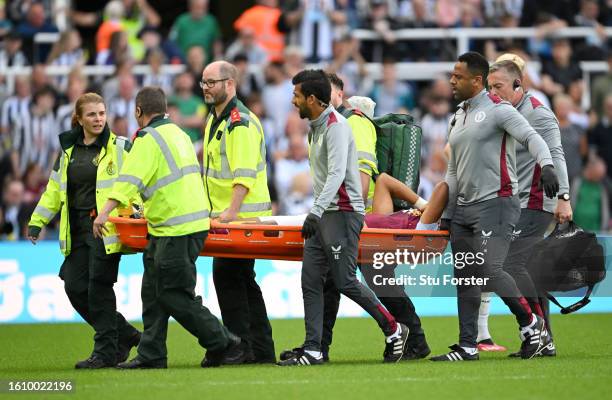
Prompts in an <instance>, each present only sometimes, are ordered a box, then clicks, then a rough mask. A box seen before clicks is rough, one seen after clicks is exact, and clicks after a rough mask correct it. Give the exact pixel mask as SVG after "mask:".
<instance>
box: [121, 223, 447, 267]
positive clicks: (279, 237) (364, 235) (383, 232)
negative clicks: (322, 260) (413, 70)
mask: <svg viewBox="0 0 612 400" xmlns="http://www.w3.org/2000/svg"><path fill="white" fill-rule="evenodd" d="M109 220H110V222H113V223H114V224H115V226H116V227H117V233H118V235H119V240H120V241H121V243H123V244H124V245H125V246H127V247H130V248H131V249H132V250H134V251H143V250H144V248H145V247H146V245H147V241H148V240H147V222H146V220H145V219H132V218H122V217H110V219H109ZM301 230H302V227H301V226H282V225H258V224H251V223H248V224H247V223H245V224H222V223H218V222H216V221H212V222H211V230H210V231H209V233H208V237H207V238H206V242H205V244H204V248H203V249H202V251H201V252H200V255H203V256H209V257H228V258H252V259H268V260H289V261H302V251H303V249H304V240H303V239H302V236H301ZM447 242H448V232H447V231H417V230H412V229H401V230H391V229H378V228H364V229H363V230H362V231H361V237H360V239H359V261H360V262H367V261H368V260H371V255H372V254H373V253H374V252H395V251H396V250H400V251H402V252H403V250H404V249H406V250H407V251H409V252H423V253H440V252H443V251H444V249H445V248H446V245H447Z"/></svg>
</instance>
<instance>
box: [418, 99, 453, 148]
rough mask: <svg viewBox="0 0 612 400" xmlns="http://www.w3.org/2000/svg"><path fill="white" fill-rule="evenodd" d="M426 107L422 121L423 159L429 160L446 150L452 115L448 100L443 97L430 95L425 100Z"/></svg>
mask: <svg viewBox="0 0 612 400" xmlns="http://www.w3.org/2000/svg"><path fill="white" fill-rule="evenodd" d="M424 105H425V107H424V108H425V110H427V112H426V113H425V115H424V116H423V118H422V119H421V128H422V129H423V138H422V142H421V157H422V159H423V160H427V159H428V158H429V155H430V154H432V153H434V152H437V151H441V150H444V146H445V144H446V141H447V131H448V124H449V122H450V120H451V117H452V113H451V112H450V103H449V101H448V99H446V98H444V97H442V96H437V95H434V94H430V95H429V96H428V97H427V98H426V99H425V102H424Z"/></svg>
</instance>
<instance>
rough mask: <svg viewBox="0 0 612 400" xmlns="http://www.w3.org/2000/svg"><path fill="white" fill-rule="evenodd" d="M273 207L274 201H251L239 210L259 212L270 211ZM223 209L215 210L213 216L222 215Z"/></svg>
mask: <svg viewBox="0 0 612 400" xmlns="http://www.w3.org/2000/svg"><path fill="white" fill-rule="evenodd" d="M271 209H272V203H270V202H265V203H249V204H243V205H241V206H240V210H239V211H238V212H259V211H269V210H271ZM222 212H223V211H213V213H212V214H211V216H212V217H218V216H219V215H221V213H222Z"/></svg>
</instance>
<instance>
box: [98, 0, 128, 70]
mask: <svg viewBox="0 0 612 400" xmlns="http://www.w3.org/2000/svg"><path fill="white" fill-rule="evenodd" d="M124 14H125V8H124V7H123V3H122V2H121V1H120V0H112V1H110V2H109V3H108V4H107V5H106V7H104V22H103V23H102V24H101V25H100V27H99V28H98V32H97V33H96V51H97V53H98V55H97V57H98V58H99V57H100V54H101V53H106V52H107V51H109V50H110V49H111V47H112V37H113V34H114V33H115V32H121V31H122V30H123V27H122V26H121V19H122V18H123V16H124ZM126 42H127V37H126ZM126 45H127V43H126ZM97 64H103V63H101V62H97Z"/></svg>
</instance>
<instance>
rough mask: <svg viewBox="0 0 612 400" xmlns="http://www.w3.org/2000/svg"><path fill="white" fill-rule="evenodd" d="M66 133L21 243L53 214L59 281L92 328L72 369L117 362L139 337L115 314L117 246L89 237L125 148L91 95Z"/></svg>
mask: <svg viewBox="0 0 612 400" xmlns="http://www.w3.org/2000/svg"><path fill="white" fill-rule="evenodd" d="M72 126H73V129H72V130H69V131H66V132H63V133H61V134H60V135H59V141H60V146H61V149H62V152H61V154H60V156H59V157H58V159H57V161H56V163H55V166H54V168H53V173H52V174H51V177H50V179H49V183H48V184H47V188H46V190H45V192H44V193H43V195H42V197H41V199H40V201H39V202H38V205H37V206H36V209H35V210H34V212H33V214H32V217H31V219H30V223H29V227H28V237H29V239H30V240H31V241H32V243H34V244H36V241H37V239H38V235H39V233H40V231H41V229H42V228H43V227H44V226H45V225H47V224H48V223H49V221H51V220H52V219H53V217H54V216H55V215H56V214H57V213H58V212H60V238H59V242H60V249H61V251H62V253H63V254H64V256H65V259H64V262H63V264H62V266H61V268H60V273H59V276H60V278H61V279H62V280H63V281H64V288H65V291H66V294H67V295H68V298H69V299H70V303H71V304H72V306H73V307H74V309H75V310H76V311H77V312H78V313H79V314H80V315H81V317H83V319H84V320H85V321H87V323H88V324H89V325H91V326H92V327H93V328H94V330H95V335H94V348H93V352H92V354H91V356H90V357H88V358H87V359H85V360H83V361H79V362H78V363H77V364H76V365H75V368H77V369H97V368H106V367H113V366H115V365H116V364H117V363H118V362H121V361H125V360H126V359H127V357H128V356H129V352H130V349H131V348H132V347H133V346H136V345H137V344H138V342H139V341H140V332H139V331H138V330H136V328H134V327H133V326H132V325H130V324H129V323H128V322H126V320H125V318H124V317H123V316H122V315H121V314H120V313H118V312H117V306H116V299H115V293H114V291H113V284H114V283H115V282H116V280H117V273H118V268H119V260H120V258H121V251H122V247H121V243H120V242H119V241H118V239H117V234H116V231H115V227H114V226H113V225H112V224H110V223H109V224H107V226H106V228H107V229H106V232H105V234H104V237H103V238H102V239H96V238H94V236H93V220H94V218H95V216H96V214H97V210H98V208H99V207H102V206H103V205H104V203H105V202H106V200H107V197H106V196H107V194H108V192H109V191H110V188H111V186H112V184H113V182H114V180H115V178H116V177H117V176H118V174H119V170H120V168H121V165H122V163H123V160H124V159H125V157H126V156H127V152H128V151H129V149H130V143H129V141H127V140H126V139H125V138H122V137H117V136H116V135H115V134H114V133H113V132H111V131H110V129H109V128H108V125H107V123H106V105H105V104H104V100H103V99H102V97H100V96H99V95H97V94H95V93H85V94H83V95H82V96H80V97H79V98H78V99H77V101H76V104H75V109H74V114H73V116H72Z"/></svg>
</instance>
